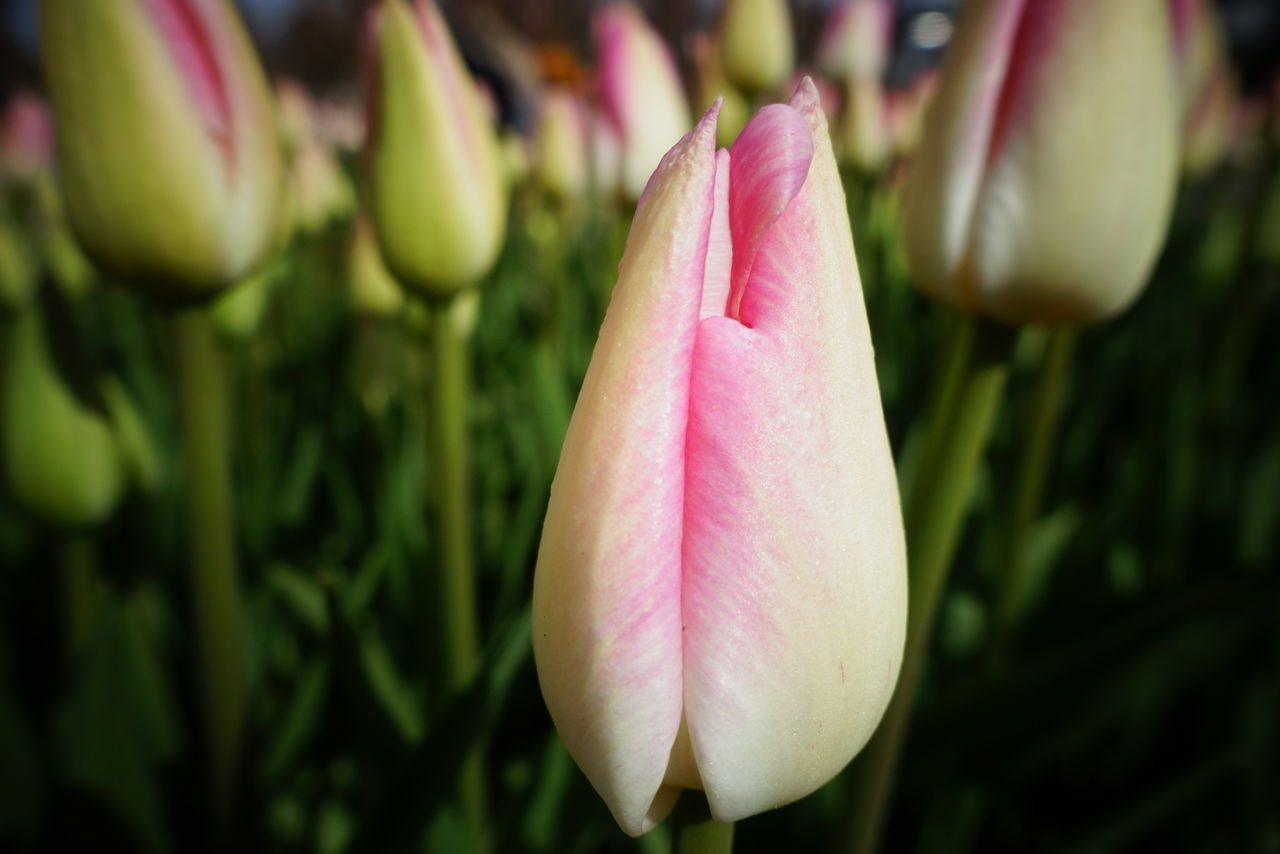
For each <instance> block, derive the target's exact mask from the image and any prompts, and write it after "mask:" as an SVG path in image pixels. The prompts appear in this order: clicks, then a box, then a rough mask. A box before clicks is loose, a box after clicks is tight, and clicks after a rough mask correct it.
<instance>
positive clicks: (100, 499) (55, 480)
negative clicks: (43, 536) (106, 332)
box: [0, 306, 125, 528]
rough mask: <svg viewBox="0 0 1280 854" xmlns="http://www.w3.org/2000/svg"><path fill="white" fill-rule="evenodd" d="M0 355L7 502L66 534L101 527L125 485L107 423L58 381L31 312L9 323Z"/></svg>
mask: <svg viewBox="0 0 1280 854" xmlns="http://www.w3.org/2000/svg"><path fill="white" fill-rule="evenodd" d="M7 357H8V359H7V363H6V364H7V369H8V370H7V375H6V376H5V378H4V379H5V382H4V385H3V390H4V400H3V404H4V405H3V413H4V417H3V419H2V420H0V433H2V434H3V436H2V438H3V454H4V457H3V467H4V474H5V478H6V480H7V482H8V485H9V489H10V490H11V491H12V494H13V496H14V498H16V499H17V500H18V501H19V502H21V503H22V504H23V505H24V506H25V507H26V508H27V509H28V510H30V511H31V512H33V513H35V514H37V515H38V516H40V517H42V518H43V519H45V520H47V521H49V522H52V523H53V524H56V525H61V526H63V527H66V528H80V527H85V526H88V525H93V524H96V523H98V522H100V521H102V520H103V519H105V518H106V517H107V516H108V515H109V514H110V513H111V511H112V510H113V509H115V506H116V504H117V502H118V501H119V499H120V496H121V494H122V493H123V490H124V484H125V473H124V469H123V467H122V465H121V462H120V456H119V454H118V452H117V450H116V443H115V438H114V436H113V435H112V430H111V423H110V422H109V421H108V419H107V416H106V414H105V413H104V412H103V411H102V409H101V408H100V407H95V406H94V405H92V404H91V403H89V402H86V401H85V400H84V399H82V397H80V396H78V395H77V394H76V393H74V392H73V391H72V390H71V389H70V388H68V387H67V384H66V382H65V381H64V380H63V378H62V377H61V376H60V375H59V373H58V371H57V369H56V368H55V366H54V362H53V357H52V355H51V354H50V352H49V345H48V340H47V337H46V334H45V329H44V320H43V319H42V317H41V314H40V312H39V311H38V310H37V309H36V308H35V307H34V306H32V307H28V308H27V309H26V310H24V311H23V312H21V314H19V316H18V317H17V318H16V319H15V320H14V322H13V326H12V327H11V337H10V340H9V347H8V353H7Z"/></svg>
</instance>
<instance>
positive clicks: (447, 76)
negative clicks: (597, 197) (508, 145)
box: [365, 0, 507, 298]
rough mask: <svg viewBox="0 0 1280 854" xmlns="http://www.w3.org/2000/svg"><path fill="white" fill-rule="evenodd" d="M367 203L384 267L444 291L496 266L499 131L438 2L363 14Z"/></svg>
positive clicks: (501, 205) (391, 2)
mask: <svg viewBox="0 0 1280 854" xmlns="http://www.w3.org/2000/svg"><path fill="white" fill-rule="evenodd" d="M370 34H371V37H372V41H373V49H374V53H375V55H374V57H373V66H374V67H373V68H372V69H371V78H370V81H369V83H370V96H369V98H370V100H369V107H370V111H371V112H370V122H369V130H368V137H367V139H366V141H365V149H366V153H367V155H368V160H369V163H368V165H369V170H370V171H369V178H370V181H369V185H370V191H371V194H372V206H371V212H372V215H373V222H374V227H375V229H376V231H377V234H378V242H379V243H380V245H381V247H382V255H383V258H384V260H385V261H386V264H387V268H388V269H389V270H391V272H392V273H393V274H394V275H395V276H396V277H397V278H398V279H399V280H400V281H401V282H403V283H404V284H405V285H408V286H411V287H414V288H416V289H418V290H419V291H420V292H422V293H423V294H424V295H426V296H428V297H433V298H447V297H450V296H452V295H453V294H455V293H456V292H457V291H458V290H460V289H462V288H465V287H467V286H469V285H474V284H476V282H478V281H479V280H480V278H481V277H482V276H484V275H485V274H486V273H487V272H488V271H489V269H490V268H491V267H492V266H493V263H494V261H495V260H496V259H497V257H498V251H499V250H500V249H501V248H502V241H503V237H504V236H505V234H506V227H507V194H506V184H505V179H504V175H503V167H502V156H501V153H500V151H499V148H498V138H497V135H496V134H495V133H494V130H493V127H492V125H491V124H490V122H489V119H488V118H487V117H486V115H485V109H484V106H483V105H482V104H481V102H480V96H479V93H478V91H477V89H476V84H475V82H474V81H473V80H472V78H471V75H470V74H469V73H468V72H467V68H466V66H465V65H463V62H462V57H461V56H460V55H459V54H458V50H457V48H456V47H455V46H454V43H453V37H452V36H451V35H450V33H449V28H448V26H447V25H446V24H445V21H444V18H443V17H442V16H441V15H440V10H439V9H437V8H436V5H435V3H434V2H431V0H418V2H417V3H416V4H415V6H414V7H413V8H410V7H409V5H408V4H406V3H405V2H404V0H383V2H382V3H380V4H379V5H378V6H376V7H375V8H374V10H373V12H372V13H371V16H370Z"/></svg>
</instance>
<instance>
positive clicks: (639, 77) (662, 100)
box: [593, 3, 693, 201]
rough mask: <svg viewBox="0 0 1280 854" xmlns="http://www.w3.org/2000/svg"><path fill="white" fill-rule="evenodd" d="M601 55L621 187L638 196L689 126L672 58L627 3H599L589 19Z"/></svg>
mask: <svg viewBox="0 0 1280 854" xmlns="http://www.w3.org/2000/svg"><path fill="white" fill-rule="evenodd" d="M593 24H594V29H595V37H596V46H597V48H598V50H599V54H600V71H599V74H600V101H601V103H602V105H603V107H604V112H605V115H606V116H608V118H609V120H610V121H611V122H613V125H614V128H615V129H616V130H617V132H618V137H619V139H620V140H621V143H622V191H623V194H624V195H625V196H626V197H627V199H628V200H629V201H635V200H636V199H638V198H640V194H641V192H643V191H644V185H645V182H646V181H648V180H649V175H650V174H651V173H652V172H653V170H654V168H655V167H656V166H657V165H658V161H659V160H661V159H662V155H663V153H664V152H665V151H666V150H667V149H668V148H670V147H671V146H672V144H674V143H675V141H676V140H677V139H679V138H680V136H681V135H682V134H684V132H685V131H687V130H688V129H689V127H690V125H692V124H693V122H692V119H691V118H690V116H689V104H688V103H687V102H686V101H685V94H684V89H683V88H682V87H681V85H680V76H679V74H677V73H676V65H675V61H674V60H673V59H672V58H671V53H670V51H668V50H667V46H666V45H665V44H663V42H662V39H661V38H660V37H659V36H658V34H657V33H656V32H654V30H653V28H652V27H650V26H649V24H648V22H647V21H645V19H644V15H643V14H641V12H640V10H639V9H637V8H636V7H635V6H632V5H631V4H630V3H611V4H609V5H607V6H603V7H601V8H600V9H599V10H598V11H597V12H596V13H595V16H594V19H593Z"/></svg>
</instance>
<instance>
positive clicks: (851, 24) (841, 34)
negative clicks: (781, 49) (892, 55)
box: [818, 0, 893, 80]
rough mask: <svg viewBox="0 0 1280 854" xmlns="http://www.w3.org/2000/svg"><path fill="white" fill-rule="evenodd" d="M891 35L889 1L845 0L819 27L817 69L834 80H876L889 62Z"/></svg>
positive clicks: (891, 21) (891, 17)
mask: <svg viewBox="0 0 1280 854" xmlns="http://www.w3.org/2000/svg"><path fill="white" fill-rule="evenodd" d="M892 37H893V4H892V3H891V2H890V0H845V2H843V3H841V4H840V5H838V6H837V7H836V8H835V9H833V10H832V11H831V15H830V17H828V18H827V23H826V26H825V27H824V28H823V30H822V39H821V41H820V42H819V43H818V69H819V70H821V71H822V73H823V74H826V75H828V76H829V77H832V78H834V79H836V80H850V79H852V78H856V77H857V78H875V79H877V80H878V79H880V78H881V77H882V76H883V75H884V72H885V69H886V68H887V67H888V64H889V49H890V47H891V40H892Z"/></svg>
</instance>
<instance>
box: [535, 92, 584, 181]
mask: <svg viewBox="0 0 1280 854" xmlns="http://www.w3.org/2000/svg"><path fill="white" fill-rule="evenodd" d="M533 174H534V177H535V178H536V179H537V181H538V184H539V185H541V186H542V188H543V189H545V190H546V191H547V192H548V193H550V194H551V195H552V196H555V197H556V198H559V199H575V198H578V197H580V196H582V195H585V194H586V192H587V187H588V185H589V184H590V179H591V160H590V157H589V156H588V152H587V115H586V110H585V108H584V107H583V104H582V102H581V101H580V100H579V99H578V97H577V96H576V95H574V94H573V93H572V92H570V91H568V90H567V89H560V88H552V89H548V90H547V93H546V95H545V96H544V97H543V99H542V108H541V111H540V114H539V116H538V131H537V136H536V138H535V140H534V166H533Z"/></svg>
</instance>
